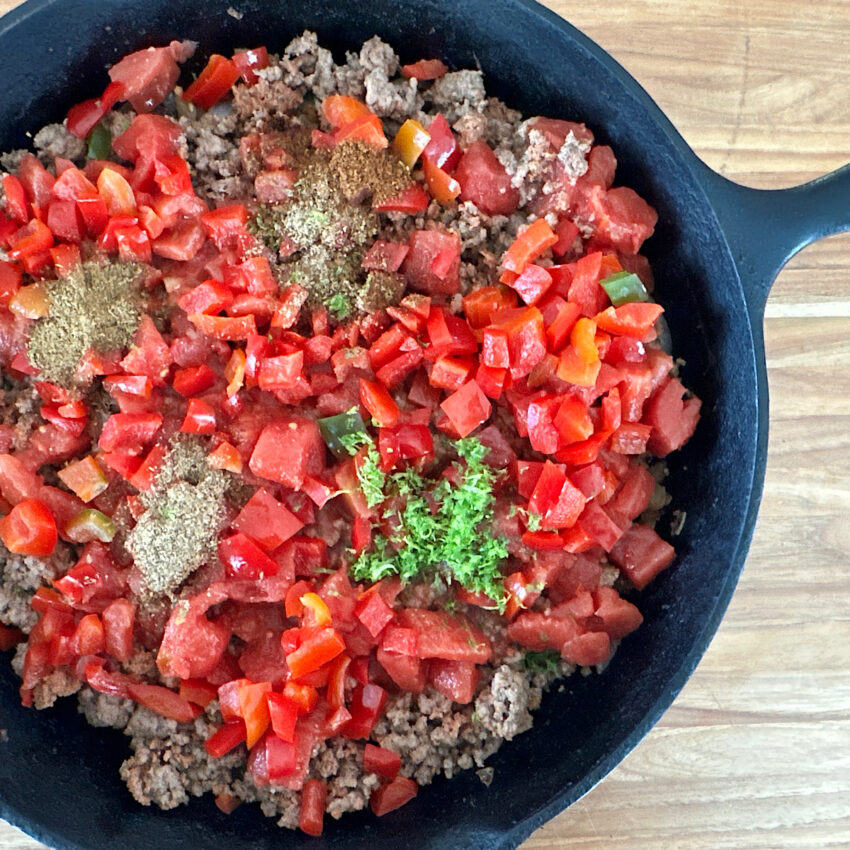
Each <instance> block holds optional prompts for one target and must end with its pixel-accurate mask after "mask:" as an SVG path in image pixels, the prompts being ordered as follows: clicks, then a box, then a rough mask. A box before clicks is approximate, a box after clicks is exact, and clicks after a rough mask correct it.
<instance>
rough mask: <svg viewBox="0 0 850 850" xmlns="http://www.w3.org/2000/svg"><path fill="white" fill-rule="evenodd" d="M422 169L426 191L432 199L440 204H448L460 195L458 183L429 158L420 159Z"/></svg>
mask: <svg viewBox="0 0 850 850" xmlns="http://www.w3.org/2000/svg"><path fill="white" fill-rule="evenodd" d="M422 171H423V173H424V174H425V182H426V183H427V184H428V191H429V192H430V193H431V197H432V198H434V200H436V201H439V202H440V203H441V204H450V203H451V202H452V201H453V200H454V199H455V198H457V196H458V195H460V192H461V186H460V183H458V181H457V180H455V179H454V177H452V176H451V174H449V173H448V172H447V171H444V170H443V169H442V168H440V166H439V165H436V164H435V163H434V162H432V161H431V160H430V159H423V160H422Z"/></svg>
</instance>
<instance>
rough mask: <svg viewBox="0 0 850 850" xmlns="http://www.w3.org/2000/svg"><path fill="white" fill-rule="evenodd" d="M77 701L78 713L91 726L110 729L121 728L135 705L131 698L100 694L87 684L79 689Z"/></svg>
mask: <svg viewBox="0 0 850 850" xmlns="http://www.w3.org/2000/svg"><path fill="white" fill-rule="evenodd" d="M77 701H78V703H79V711H80V714H82V715H84V716H85V718H86V720H87V721H88V722H89V723H90V724H91V725H92V726H101V727H102V726H105V727H108V728H110V729H123V728H124V727H125V726H126V725H127V723H128V722H129V720H130V717H131V716H132V714H133V712H134V711H135V710H136V707H137V706H136V703H135V702H133V700H130V699H121V698H120V697H115V696H112V695H111V694H102V693H100V692H99V691H95V690H92V688H89V687H88V686H86V687H84V688H82V689H81V690H80V692H79V694H78V696H77Z"/></svg>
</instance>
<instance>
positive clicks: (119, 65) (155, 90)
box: [109, 41, 195, 112]
mask: <svg viewBox="0 0 850 850" xmlns="http://www.w3.org/2000/svg"><path fill="white" fill-rule="evenodd" d="M194 52H195V42H192V41H182V42H179V41H172V42H171V43H170V44H169V45H168V47H148V48H147V49H145V50H137V51H136V52H135V53H130V54H128V55H127V56H125V57H124V58H123V59H121V60H120V61H118V62H116V63H115V64H114V65H113V66H112V67H111V68H110V69H109V77H110V79H111V80H112V81H113V82H115V83H123V84H124V91H123V92H122V93H121V95H120V97H121V98H122V99H123V100H128V101H129V102H130V105H131V106H132V107H133V109H134V110H135V111H136V112H150V111H151V110H152V109H154V108H155V107H157V106H159V104H160V103H162V101H163V100H164V99H165V96H166V95H167V94H168V93H169V92H170V91H171V90H172V89H173V88H174V84H175V83H176V82H177V77H178V76H179V74H180V69H179V68H178V66H177V63H178V62H185V61H186V60H187V59H188V58H189V57H190V56H191V55H192V54H193V53H194Z"/></svg>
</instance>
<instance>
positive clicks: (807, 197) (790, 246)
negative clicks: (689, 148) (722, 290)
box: [700, 162, 850, 326]
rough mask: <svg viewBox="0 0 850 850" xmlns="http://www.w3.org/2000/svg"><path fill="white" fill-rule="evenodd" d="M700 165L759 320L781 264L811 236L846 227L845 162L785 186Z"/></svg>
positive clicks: (849, 224) (848, 178)
mask: <svg viewBox="0 0 850 850" xmlns="http://www.w3.org/2000/svg"><path fill="white" fill-rule="evenodd" d="M700 166H701V168H702V169H703V170H704V174H703V175H702V179H703V185H704V186H705V189H706V192H707V194H708V196H709V200H710V201H711V204H712V206H713V207H714V210H715V212H716V213H717V217H718V219H719V221H720V226H721V228H722V229H723V232H724V233H725V235H726V239H727V241H728V243H729V247H730V249H731V251H732V256H733V257H734V259H735V263H736V265H737V267H738V272H739V274H740V275H741V283H742V284H743V287H744V293H745V295H746V298H747V304H748V305H749V310H750V315H751V316H752V317H753V319H757V320H758V321H757V322H754V323H753V324H754V325H757V326H758V325H760V324H761V316H762V314H763V312H764V303H765V301H766V300H767V295H768V292H769V291H770V287H771V286H772V284H773V281H774V280H775V278H776V275H777V274H778V273H779V270H780V269H781V268H782V266H784V265H785V263H787V262H788V260H789V259H791V257H793V256H794V254H796V253H797V252H798V251H799V250H801V249H802V248H805V247H806V245H809V244H810V243H812V242H814V241H815V240H817V239H822V238H823V237H824V236H830V235H832V234H834V233H841V232H843V231H845V230H850V165H845V166H843V167H842V168H839V169H838V170H837V171H833V172H832V173H831V174H827V175H825V176H823V177H818V178H817V179H816V180H812V181H811V182H809V183H804V184H802V185H801V186H794V187H792V188H790V189H751V188H749V187H747V186H741V185H739V184H738V183H733V182H732V181H731V180H728V179H727V178H725V177H723V176H722V175H720V174H718V173H717V172H715V171H712V170H711V169H710V168H708V166H706V165H705V164H704V163H702V162H700Z"/></svg>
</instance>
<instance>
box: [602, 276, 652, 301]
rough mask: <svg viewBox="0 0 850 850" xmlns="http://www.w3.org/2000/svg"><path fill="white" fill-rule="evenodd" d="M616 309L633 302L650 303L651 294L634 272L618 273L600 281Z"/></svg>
mask: <svg viewBox="0 0 850 850" xmlns="http://www.w3.org/2000/svg"><path fill="white" fill-rule="evenodd" d="M599 285H600V286H601V287H602V288H603V289H604V290H605V291H606V292H607V293H608V297H609V298H610V299H611V303H612V304H613V305H614V306H615V307H619V306H621V305H622V304H629V303H630V302H632V301H649V293H648V292H647V291H646V287H645V286H644V285H643V282H642V281H641V279H640V278H639V277H638V276H637V275H636V274H633V273H632V272H617V273H616V274H612V275H608V277H606V278H603V279H602V280H600V281H599Z"/></svg>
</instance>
